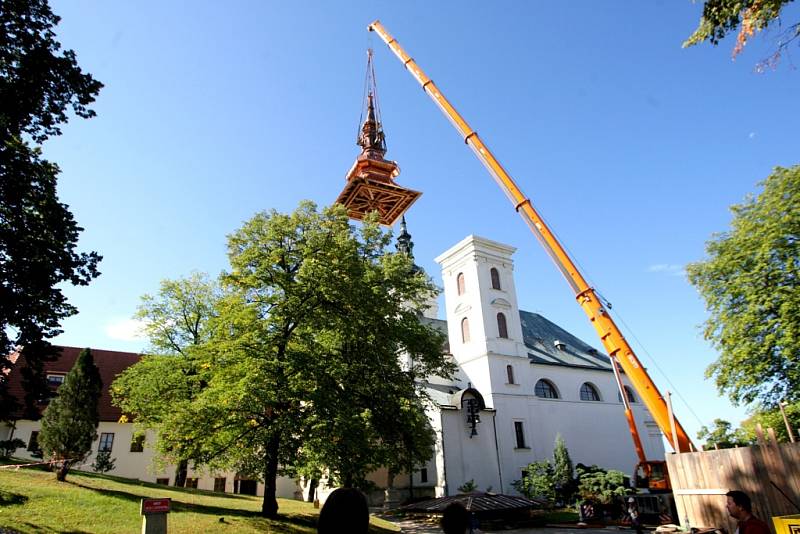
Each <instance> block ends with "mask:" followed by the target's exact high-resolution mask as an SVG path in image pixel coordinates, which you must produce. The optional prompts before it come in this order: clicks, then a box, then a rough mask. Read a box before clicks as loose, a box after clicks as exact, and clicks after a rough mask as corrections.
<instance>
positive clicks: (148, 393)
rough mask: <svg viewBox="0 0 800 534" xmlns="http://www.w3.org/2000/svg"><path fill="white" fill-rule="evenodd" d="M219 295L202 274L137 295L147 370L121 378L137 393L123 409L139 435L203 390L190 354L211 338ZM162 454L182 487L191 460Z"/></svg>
mask: <svg viewBox="0 0 800 534" xmlns="http://www.w3.org/2000/svg"><path fill="white" fill-rule="evenodd" d="M220 297H221V289H220V288H219V284H218V283H217V282H216V281H215V280H211V279H209V277H208V276H207V275H205V274H202V273H193V274H191V275H190V276H188V277H186V278H179V279H177V280H164V281H162V282H161V287H160V288H159V291H158V293H157V294H156V295H144V296H143V297H142V303H141V305H140V306H139V309H138V310H137V313H136V318H137V319H139V320H140V321H141V322H142V324H143V325H144V328H143V329H144V332H145V333H146V335H147V336H148V338H149V340H150V346H149V347H148V353H149V354H151V355H153V356H148V357H146V358H145V360H146V361H145V362H143V363H142V367H146V368H147V369H148V370H149V372H144V373H139V372H131V373H126V374H125V375H124V381H125V382H127V383H128V384H129V387H133V385H134V384H135V387H136V389H137V390H138V391H139V392H140V394H139V395H137V396H135V397H132V398H131V399H130V401H129V403H131V404H130V405H129V406H128V407H129V409H130V410H131V411H132V412H135V413H136V414H137V419H136V424H137V427H138V428H139V429H140V431H144V429H146V428H153V427H157V426H158V425H160V423H161V422H162V420H163V417H164V414H165V413H167V412H169V411H170V410H171V409H173V406H175V405H176V404H178V403H186V402H190V401H191V400H192V398H193V397H194V396H195V394H196V393H197V392H198V391H199V389H200V388H201V387H202V383H201V381H199V380H198V379H197V374H198V372H197V365H198V364H197V361H196V359H197V355H196V354H195V351H196V349H197V348H198V347H201V346H202V345H203V344H205V343H207V342H208V341H209V340H210V339H211V338H212V332H213V325H214V318H215V316H216V311H215V307H216V305H217V302H218V300H219V299H220ZM133 403H135V405H133ZM164 452H165V456H166V457H167V458H169V460H170V461H173V462H174V463H175V464H176V466H177V468H176V470H175V481H174V483H175V485H176V486H179V487H183V486H184V485H185V483H186V476H187V470H188V467H189V460H190V458H179V457H176V456H175V455H174V454H170V453H169V452H170V451H164Z"/></svg>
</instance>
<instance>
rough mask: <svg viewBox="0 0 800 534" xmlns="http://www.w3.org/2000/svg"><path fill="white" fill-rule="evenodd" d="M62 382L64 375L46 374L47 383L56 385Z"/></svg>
mask: <svg viewBox="0 0 800 534" xmlns="http://www.w3.org/2000/svg"><path fill="white" fill-rule="evenodd" d="M63 383H64V375H50V374H49V375H47V385H48V386H53V387H58V386H60V385H61V384H63Z"/></svg>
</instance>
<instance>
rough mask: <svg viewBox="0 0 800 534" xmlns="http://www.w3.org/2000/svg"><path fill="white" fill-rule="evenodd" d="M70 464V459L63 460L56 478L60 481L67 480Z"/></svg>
mask: <svg viewBox="0 0 800 534" xmlns="http://www.w3.org/2000/svg"><path fill="white" fill-rule="evenodd" d="M69 464H70V461H69V460H64V461H63V462H61V467H59V468H58V471H57V472H56V480H58V481H59V482H64V481H65V480H67V473H69Z"/></svg>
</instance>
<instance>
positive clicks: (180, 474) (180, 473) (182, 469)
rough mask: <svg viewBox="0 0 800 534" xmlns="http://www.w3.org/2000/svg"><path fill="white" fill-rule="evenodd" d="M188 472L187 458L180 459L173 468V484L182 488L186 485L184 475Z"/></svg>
mask: <svg viewBox="0 0 800 534" xmlns="http://www.w3.org/2000/svg"><path fill="white" fill-rule="evenodd" d="M188 472H189V460H181V461H180V462H178V467H177V468H176V470H175V486H176V487H178V488H182V487H184V486H185V485H186V475H187V473H188Z"/></svg>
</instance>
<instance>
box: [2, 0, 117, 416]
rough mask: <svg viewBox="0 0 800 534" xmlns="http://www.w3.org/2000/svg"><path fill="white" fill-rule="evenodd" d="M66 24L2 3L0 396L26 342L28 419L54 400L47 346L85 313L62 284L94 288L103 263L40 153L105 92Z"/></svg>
mask: <svg viewBox="0 0 800 534" xmlns="http://www.w3.org/2000/svg"><path fill="white" fill-rule="evenodd" d="M58 21H59V18H58V17H57V16H56V15H54V14H53V12H52V11H51V10H50V7H49V6H48V4H47V2H46V1H45V0H0V395H4V392H5V388H4V383H3V380H4V379H3V377H5V376H6V374H5V373H4V372H3V370H4V369H6V368H8V366H9V365H10V363H9V360H8V358H7V357H6V355H7V354H8V353H9V352H10V349H11V348H12V347H13V346H15V345H23V346H25V352H24V356H25V358H26V359H27V360H28V370H27V371H26V374H25V376H24V377H23V385H24V387H25V389H26V391H27V394H26V396H25V405H26V414H25V415H26V416H28V417H33V416H35V415H36V407H35V404H36V402H37V401H38V400H40V399H41V397H42V396H43V395H45V394H46V384H45V380H44V374H43V371H42V363H41V362H42V360H43V359H44V358H47V357H48V355H49V345H48V343H47V341H46V340H47V338H50V337H53V336H55V335H57V334H59V333H60V331H61V330H60V323H61V320H62V319H64V318H66V317H69V316H70V315H73V314H75V313H76V312H77V310H76V309H75V307H74V306H72V305H70V304H69V303H68V302H67V299H66V297H65V296H64V295H63V293H62V290H61V288H60V287H59V284H61V283H64V282H68V283H71V284H74V285H85V284H87V283H89V281H90V280H92V279H93V278H95V277H96V276H97V275H98V274H99V273H98V271H97V263H98V262H99V261H100V256H99V255H98V254H97V253H95V252H90V253H79V252H77V251H76V246H77V241H78V235H79V233H80V231H81V228H80V227H79V226H78V225H77V223H76V222H75V220H74V218H73V216H72V214H71V213H70V211H69V209H68V207H67V206H66V205H65V204H63V203H61V202H59V200H58V195H57V193H56V185H57V177H58V173H59V169H58V167H57V166H56V165H55V164H53V163H51V162H48V161H46V160H45V159H43V158H42V156H41V150H40V148H39V147H38V146H36V144H39V143H42V142H43V141H45V140H46V139H47V138H48V137H50V136H53V135H60V133H61V130H60V125H62V124H64V123H65V122H67V119H68V112H69V111H71V112H72V114H74V115H77V116H79V117H83V118H88V117H91V116H93V115H94V112H93V111H92V110H91V109H89V107H88V106H89V105H90V104H91V103H92V102H93V101H94V99H95V97H96V96H97V94H98V92H99V90H100V88H101V87H102V84H101V83H100V82H98V81H96V80H95V79H94V78H92V76H91V75H89V74H86V73H84V72H82V71H81V69H80V67H79V66H78V63H77V60H76V57H75V53H74V52H73V51H71V50H61V45H60V44H59V43H58V41H57V40H56V39H55V33H54V28H55V26H56V24H58ZM0 401H2V402H0V406H1V407H2V408H1V409H0V418H8V417H10V415H11V413H12V409H11V403H10V401H9V399H8V398H0Z"/></svg>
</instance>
